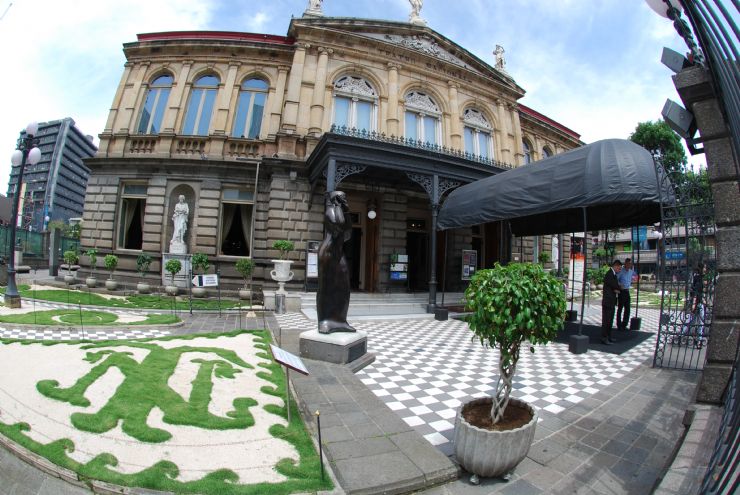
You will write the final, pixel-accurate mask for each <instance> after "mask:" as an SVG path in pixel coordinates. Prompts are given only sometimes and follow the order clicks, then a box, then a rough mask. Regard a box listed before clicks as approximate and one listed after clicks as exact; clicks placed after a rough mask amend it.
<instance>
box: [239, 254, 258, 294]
mask: <svg viewBox="0 0 740 495" xmlns="http://www.w3.org/2000/svg"><path fill="white" fill-rule="evenodd" d="M234 268H236V271H237V272H239V274H240V275H241V276H242V278H243V279H244V287H243V288H241V289H239V298H240V299H251V298H252V290H251V281H252V271H254V261H253V260H252V259H251V258H240V259H239V260H237V262H236V265H235V266H234Z"/></svg>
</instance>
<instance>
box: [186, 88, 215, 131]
mask: <svg viewBox="0 0 740 495" xmlns="http://www.w3.org/2000/svg"><path fill="white" fill-rule="evenodd" d="M219 82H220V81H219V79H218V76H213V75H209V76H202V77H200V78H198V80H197V81H195V84H193V91H192V92H191V93H190V102H189V103H188V110H187V112H186V113H185V125H184V126H183V128H182V133H183V134H186V135H191V136H207V135H208V127H209V126H210V125H211V114H212V113H213V105H214V103H215V102H216V93H217V92H218V84H219Z"/></svg>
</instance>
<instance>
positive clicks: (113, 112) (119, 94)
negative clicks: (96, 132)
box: [103, 62, 134, 133]
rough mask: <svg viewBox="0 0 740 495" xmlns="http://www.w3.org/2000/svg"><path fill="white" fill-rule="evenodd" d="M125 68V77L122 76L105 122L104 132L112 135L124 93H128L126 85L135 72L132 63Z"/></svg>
mask: <svg viewBox="0 0 740 495" xmlns="http://www.w3.org/2000/svg"><path fill="white" fill-rule="evenodd" d="M123 67H124V68H123V76H121V82H120V83H119V85H118V89H117V90H116V95H115V96H114V97H113V105H112V106H111V108H110V113H109V114H108V120H107V121H106V122H105V129H104V130H103V132H104V133H110V132H113V131H114V130H115V129H114V126H115V122H116V117H117V116H118V109H119V108H121V101H122V100H123V93H124V92H125V91H126V85H127V84H128V83H129V78H130V77H131V71H132V70H133V67H134V64H133V63H131V62H126V64H125V65H124V66H123Z"/></svg>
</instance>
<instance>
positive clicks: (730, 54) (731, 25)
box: [681, 0, 740, 178]
mask: <svg viewBox="0 0 740 495" xmlns="http://www.w3.org/2000/svg"><path fill="white" fill-rule="evenodd" d="M681 4H683V6H684V9H685V11H686V16H687V17H688V19H689V22H690V23H691V27H692V29H693V31H694V34H695V35H696V37H697V39H698V42H699V46H700V47H701V49H702V51H703V52H704V57H705V60H706V66H707V69H709V71H710V72H711V73H712V77H713V78H714V83H715V91H716V93H717V99H718V100H719V101H720V102H722V106H723V110H724V117H725V120H726V121H727V123H728V124H729V127H730V131H731V134H732V136H731V137H732V143H733V146H734V147H735V156H740V68H739V67H738V60H739V59H740V50H738V40H739V39H740V29H738V26H737V19H739V18H740V2H738V0H732V1H731V2H727V1H723V0H681ZM728 4H729V5H728ZM735 172H736V174H737V177H738V178H740V164H739V162H738V160H735Z"/></svg>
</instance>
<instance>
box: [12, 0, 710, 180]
mask: <svg viewBox="0 0 740 495" xmlns="http://www.w3.org/2000/svg"><path fill="white" fill-rule="evenodd" d="M307 5H308V0H267V1H265V0H262V1H257V0H241V1H237V0H155V1H152V0H105V1H104V2H101V1H99V0H98V1H94V0H66V1H59V0H13V1H12V2H10V1H8V0H0V16H3V17H2V20H0V66H2V67H3V68H4V71H3V72H4V74H5V75H4V76H3V77H2V78H0V98H1V99H2V101H1V105H0V109H2V110H1V111H2V113H3V116H2V118H0V153H5V156H6V157H7V158H5V159H0V184H1V186H0V192H2V193H4V192H5V191H6V189H7V180H8V175H9V171H10V155H11V153H12V151H13V150H14V149H15V142H16V139H17V137H18V132H19V131H20V130H21V129H23V128H25V126H26V124H27V123H28V122H30V121H33V120H37V121H47V120H54V119H59V118H63V117H67V116H69V117H72V118H73V119H74V120H75V121H76V122H77V126H78V128H79V129H80V130H81V131H82V132H83V133H85V134H92V135H94V136H95V137H96V138H95V140H96V143H97V134H98V133H100V132H101V131H102V129H103V126H104V124H105V120H106V118H107V115H108V110H109V108H110V105H111V103H112V101H113V94H114V92H115V89H116V87H117V85H118V82H119V79H120V77H121V74H122V71H123V64H124V62H125V60H124V57H123V52H122V45H123V43H126V42H131V41H135V40H136V34H137V33H146V32H156V31H173V30H195V29H204V30H224V31H246V32H256V33H268V34H278V35H285V34H286V32H287V29H288V24H289V22H290V18H291V16H295V17H299V16H300V15H301V14H302V13H303V11H304V10H305V9H306V7H307ZM323 10H324V14H325V15H327V16H337V17H361V18H374V19H387V20H394V21H406V20H408V16H409V12H410V6H409V2H408V0H324V2H323ZM3 13H4V14H3ZM421 17H422V18H424V19H425V20H426V21H427V23H428V25H429V27H430V28H432V29H434V30H436V31H438V32H439V33H441V34H442V35H444V36H446V37H447V38H449V39H451V40H452V41H454V42H456V43H458V44H459V45H461V46H462V47H463V48H465V49H467V50H469V51H470V52H472V53H473V54H475V55H476V56H478V57H479V58H481V59H483V60H485V61H487V62H488V63H490V64H492V65H493V64H494V56H493V54H492V52H493V49H494V48H495V46H496V45H497V44H499V45H502V46H503V47H504V48H505V50H506V62H507V70H508V72H509V74H510V75H511V76H512V77H514V79H515V80H516V81H517V83H518V84H519V85H520V86H521V87H523V88H524V89H525V90H526V91H527V94H526V95H525V97H524V98H523V99H522V100H520V101H521V102H522V103H523V104H525V105H527V106H529V107H531V108H534V109H535V110H537V111H539V112H541V113H543V114H545V115H547V116H548V117H550V118H552V119H555V120H557V121H558V122H560V123H561V124H563V125H565V126H567V127H569V128H571V129H573V130H574V131H576V132H578V133H580V134H581V138H582V139H583V140H584V141H586V142H587V143H588V142H593V141H596V140H598V139H604V138H612V137H617V138H626V137H627V136H628V135H629V134H630V132H632V131H633V130H634V128H635V125H636V124H637V122H641V121H646V120H657V119H659V118H660V111H661V109H662V107H663V103H664V102H665V99H666V98H671V99H672V100H674V101H680V100H679V98H678V95H677V94H676V91H675V89H674V87H673V84H672V81H671V77H670V76H671V72H670V70H669V69H667V68H666V67H664V66H663V65H662V64H661V63H660V54H661V51H662V48H663V46H668V47H670V48H673V49H674V50H676V51H679V52H681V53H684V52H686V50H687V49H686V46H685V44H684V43H683V40H681V39H680V38H679V37H678V35H677V34H676V32H675V30H674V29H673V26H672V24H671V23H670V22H669V21H668V20H667V19H664V18H662V17H659V16H658V15H657V14H655V13H654V12H653V11H652V10H650V9H649V7H648V6H647V4H646V3H645V2H644V0H598V1H594V0H557V1H552V0H506V1H503V0H497V1H493V0H456V1H454V2H453V1H449V0H425V1H424V6H423V8H422V11H421ZM2 150H4V151H2ZM690 161H692V162H694V161H697V159H696V158H695V159H690Z"/></svg>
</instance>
